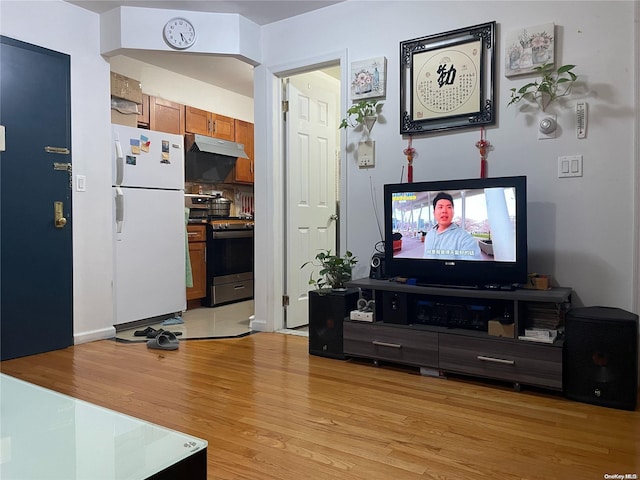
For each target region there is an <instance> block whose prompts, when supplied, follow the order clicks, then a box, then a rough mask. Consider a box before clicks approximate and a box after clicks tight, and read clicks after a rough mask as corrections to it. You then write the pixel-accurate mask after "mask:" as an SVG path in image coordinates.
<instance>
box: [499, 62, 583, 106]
mask: <svg viewBox="0 0 640 480" xmlns="http://www.w3.org/2000/svg"><path fill="white" fill-rule="evenodd" d="M574 68H575V65H562V66H561V67H558V69H554V68H553V64H552V63H545V64H543V65H540V66H538V67H534V68H533V70H535V71H536V72H537V73H538V74H539V75H540V79H539V80H537V81H535V82H530V83H527V84H526V85H523V86H522V87H520V88H519V89H516V88H512V89H511V101H510V102H509V103H508V104H507V106H508V105H512V104H514V103H518V102H519V101H520V100H528V101H530V102H535V103H536V104H538V106H539V107H540V109H541V110H542V111H543V112H544V111H545V108H547V107H548V106H549V104H551V103H552V102H554V101H555V100H557V99H558V98H560V97H564V96H567V95H569V94H570V93H571V87H573V83H574V82H575V81H576V79H577V78H578V76H577V75H576V74H575V73H573V71H572V70H573V69H574Z"/></svg>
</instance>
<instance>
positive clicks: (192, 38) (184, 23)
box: [162, 17, 196, 50]
mask: <svg viewBox="0 0 640 480" xmlns="http://www.w3.org/2000/svg"><path fill="white" fill-rule="evenodd" d="M162 34H163V36H164V41H165V42H167V45H169V46H170V47H171V48H175V49H178V50H184V49H185V48H189V47H190V46H192V45H193V44H194V43H196V29H195V28H194V27H193V24H192V23H191V22H190V21H189V20H187V19H185V18H180V17H178V18H172V19H171V20H169V21H168V22H167V23H166V24H165V25H164V29H163V30H162Z"/></svg>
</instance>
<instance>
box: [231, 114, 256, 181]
mask: <svg viewBox="0 0 640 480" xmlns="http://www.w3.org/2000/svg"><path fill="white" fill-rule="evenodd" d="M235 129H236V142H238V143H241V144H243V145H244V151H245V153H246V154H247V156H248V157H249V158H238V160H237V161H236V168H235V170H234V174H235V179H234V180H235V182H236V183H253V180H254V176H253V123H249V122H245V121H243V120H236V121H235Z"/></svg>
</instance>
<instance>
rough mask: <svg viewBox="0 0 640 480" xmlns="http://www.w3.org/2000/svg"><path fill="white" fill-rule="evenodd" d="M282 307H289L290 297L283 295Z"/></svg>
mask: <svg viewBox="0 0 640 480" xmlns="http://www.w3.org/2000/svg"><path fill="white" fill-rule="evenodd" d="M282 306H283V307H288V306H289V295H282Z"/></svg>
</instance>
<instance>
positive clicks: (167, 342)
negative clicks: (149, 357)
mask: <svg viewBox="0 0 640 480" xmlns="http://www.w3.org/2000/svg"><path fill="white" fill-rule="evenodd" d="M179 346H180V342H179V341H178V339H177V338H176V336H175V335H174V334H173V333H171V332H162V333H160V334H159V335H158V336H157V337H156V338H153V339H151V340H149V341H148V342H147V347H148V348H156V349H159V350H177V349H178V347H179Z"/></svg>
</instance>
